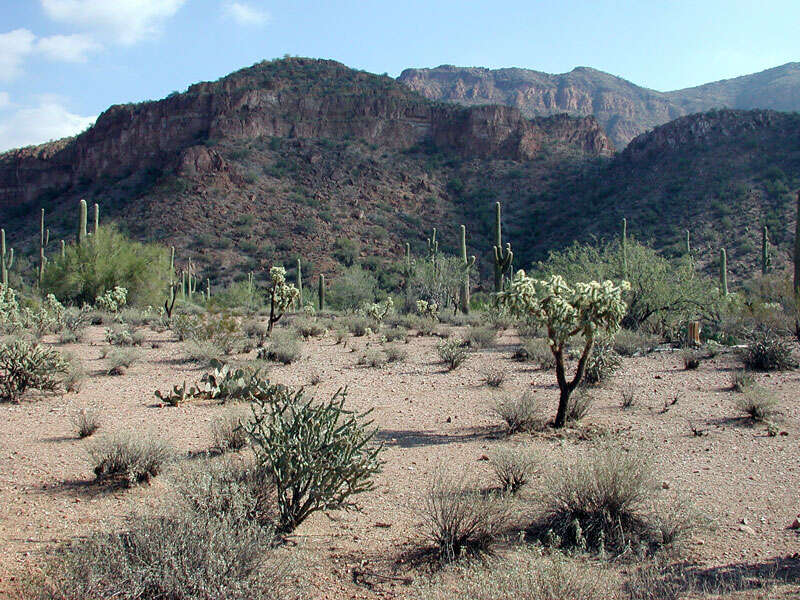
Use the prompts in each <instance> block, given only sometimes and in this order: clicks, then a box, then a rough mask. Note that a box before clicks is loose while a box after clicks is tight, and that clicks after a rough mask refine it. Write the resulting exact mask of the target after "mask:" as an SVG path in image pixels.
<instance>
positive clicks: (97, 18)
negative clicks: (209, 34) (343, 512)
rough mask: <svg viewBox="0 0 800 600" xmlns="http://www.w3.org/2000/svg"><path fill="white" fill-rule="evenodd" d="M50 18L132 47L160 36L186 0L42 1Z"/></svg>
mask: <svg viewBox="0 0 800 600" xmlns="http://www.w3.org/2000/svg"><path fill="white" fill-rule="evenodd" d="M39 1H40V2H41V5H42V8H43V9H44V12H45V13H46V14H47V16H48V17H50V18H51V19H53V20H55V21H60V22H62V23H69V24H72V25H76V26H78V27H82V28H85V29H88V30H92V31H95V32H97V33H98V34H99V35H101V36H102V37H103V38H104V39H108V40H109V41H116V42H119V43H121V44H123V45H131V44H135V43H136V42H139V41H141V40H143V39H145V38H147V37H151V36H153V35H157V34H158V33H159V32H160V30H161V27H162V26H163V24H164V22H165V21H166V20H167V19H169V18H170V17H172V16H173V15H174V14H175V13H176V12H178V10H179V9H180V8H181V6H183V5H184V4H185V2H186V0H39Z"/></svg>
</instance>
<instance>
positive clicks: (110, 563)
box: [27, 511, 300, 600]
mask: <svg viewBox="0 0 800 600" xmlns="http://www.w3.org/2000/svg"><path fill="white" fill-rule="evenodd" d="M273 539H274V533H273V530H272V529H271V528H269V527H265V526H260V525H258V524H254V523H252V522H250V523H248V522H245V521H243V520H241V519H234V518H231V517H230V516H228V515H227V514H213V513H211V512H208V511H205V512H203V513H200V514H182V513H178V514H174V515H166V516H146V517H139V518H131V519H130V521H129V524H128V527H127V529H126V530H125V531H122V532H115V533H111V534H108V533H96V534H93V535H91V536H90V537H89V538H88V539H87V540H84V541H79V542H76V543H73V544H70V545H67V546H64V547H62V548H60V549H59V550H58V552H57V553H54V554H53V556H52V558H51V559H50V560H49V561H48V563H47V565H46V566H45V569H44V573H43V577H42V578H41V581H39V582H37V584H35V586H34V589H33V590H31V593H30V596H27V597H31V598H36V599H41V600H45V599H46V598H59V599H60V600H83V599H86V598H115V599H119V600H163V599H165V598H172V599H178V598H180V599H181V600H209V599H210V598H220V599H225V600H251V599H254V598H259V599H263V600H278V599H282V598H290V597H294V598H298V597H300V596H299V595H290V583H289V582H288V581H286V580H285V579H286V575H287V564H288V563H287V562H286V559H284V558H282V557H281V558H279V557H278V556H276V552H277V550H274V549H272V548H274V544H273V543H272V542H273Z"/></svg>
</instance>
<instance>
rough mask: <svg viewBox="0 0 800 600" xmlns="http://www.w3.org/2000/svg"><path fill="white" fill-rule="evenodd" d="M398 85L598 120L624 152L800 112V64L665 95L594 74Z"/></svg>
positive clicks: (446, 69) (580, 71) (500, 72)
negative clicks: (712, 118)
mask: <svg viewBox="0 0 800 600" xmlns="http://www.w3.org/2000/svg"><path fill="white" fill-rule="evenodd" d="M399 80H400V81H402V82H403V83H405V84H406V85H407V86H408V87H409V88H410V89H412V90H414V91H416V92H419V93H420V94H422V95H423V96H425V97H427V98H431V99H433V100H443V101H449V102H456V103H459V104H464V105H468V106H471V105H479V104H488V103H499V104H506V105H508V106H514V107H516V108H518V109H519V110H520V111H521V112H522V113H523V114H524V115H526V116H528V117H535V116H541V115H550V114H555V113H561V112H563V113H568V114H571V115H594V116H595V117H597V120H598V121H599V122H600V124H601V125H602V126H603V128H604V129H605V130H606V132H607V133H608V134H609V137H611V139H612V140H613V142H614V145H615V146H616V147H617V148H619V149H622V148H624V147H625V146H626V145H627V144H628V142H630V140H632V139H633V138H634V137H636V136H637V135H639V134H641V133H643V132H645V131H648V130H650V129H652V128H653V127H655V126H657V125H661V124H664V123H667V122H669V121H671V120H673V119H675V118H677V117H680V116H684V115H687V114H690V113H696V112H704V111H707V110H710V109H712V108H724V107H727V108H734V109H754V108H766V109H775V110H800V63H788V64H786V65H783V66H780V67H776V68H774V69H769V70H767V71H763V72H761V73H755V74H752V75H745V76H743V77H737V78H735V79H728V80H723V81H718V82H715V83H709V84H706V85H702V86H698V87H694V88H688V89H685V90H677V91H673V92H666V93H663V92H657V91H654V90H650V89H647V88H643V87H640V86H638V85H635V84H633V83H631V82H629V81H626V80H625V79H622V78H619V77H615V76H613V75H609V74H608V73H604V72H602V71H597V70H595V69H590V68H587V67H578V68H576V69H574V70H572V71H570V72H569V73H564V74H559V75H550V74H548V73H541V72H539V71H532V70H529V69H496V70H490V69H483V68H469V67H463V68H462V67H454V66H452V65H443V66H440V67H436V68H434V69H406V70H405V71H403V73H402V74H401V75H400V77H399Z"/></svg>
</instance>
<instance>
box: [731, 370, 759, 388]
mask: <svg viewBox="0 0 800 600" xmlns="http://www.w3.org/2000/svg"><path fill="white" fill-rule="evenodd" d="M755 383H756V378H755V377H753V375H752V374H751V373H748V372H747V371H744V370H739V371H734V372H733V373H732V374H731V389H732V390H733V391H734V392H744V391H745V390H747V389H748V388H751V387H753V386H754V385H755Z"/></svg>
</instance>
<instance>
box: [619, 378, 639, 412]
mask: <svg viewBox="0 0 800 600" xmlns="http://www.w3.org/2000/svg"><path fill="white" fill-rule="evenodd" d="M620 396H621V397H622V403H621V406H622V408H625V409H627V408H633V407H634V406H635V405H636V386H634V385H633V384H628V385H626V386H625V387H624V388H622V391H621V392H620Z"/></svg>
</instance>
